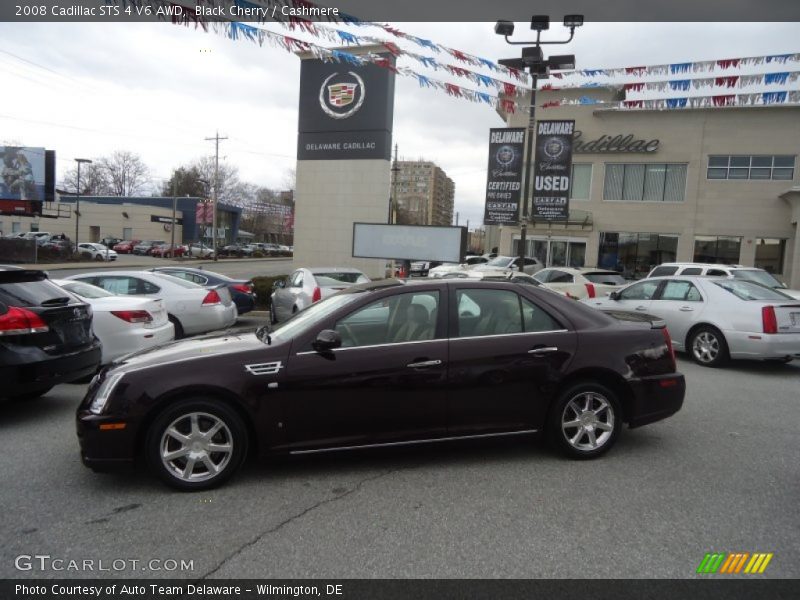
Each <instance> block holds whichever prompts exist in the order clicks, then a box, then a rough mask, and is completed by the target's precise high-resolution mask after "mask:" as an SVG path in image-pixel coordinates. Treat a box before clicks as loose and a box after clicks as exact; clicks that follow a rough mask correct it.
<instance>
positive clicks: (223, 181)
mask: <svg viewBox="0 0 800 600" xmlns="http://www.w3.org/2000/svg"><path fill="white" fill-rule="evenodd" d="M214 167H215V165H214V157H213V156H204V157H203V158H200V159H198V160H196V161H195V162H194V163H192V165H191V168H193V169H196V170H197V172H198V173H200V177H201V179H204V180H205V181H207V182H208V183H209V191H210V190H211V189H213V185H214V170H215V169H214ZM241 185H242V184H241V182H240V181H239V169H237V168H236V167H234V166H233V165H229V164H227V163H226V162H224V161H220V163H219V181H218V182H217V200H218V201H219V202H222V203H223V204H232V205H234V206H241V205H242V200H243V198H242V195H243V194H245V193H246V192H247V190H245V189H243V188H242V187H241Z"/></svg>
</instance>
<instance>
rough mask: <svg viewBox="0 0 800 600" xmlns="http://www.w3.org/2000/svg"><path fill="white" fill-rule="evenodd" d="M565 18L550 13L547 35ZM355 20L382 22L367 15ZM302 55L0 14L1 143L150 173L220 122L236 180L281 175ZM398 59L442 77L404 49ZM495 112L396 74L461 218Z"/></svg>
mask: <svg viewBox="0 0 800 600" xmlns="http://www.w3.org/2000/svg"><path fill="white" fill-rule="evenodd" d="M394 25H395V26H397V27H398V28H400V29H402V30H404V31H406V32H408V33H412V34H414V35H418V36H420V37H423V38H428V39H432V40H434V41H436V42H438V43H441V44H443V45H446V46H449V47H452V48H457V49H461V50H464V51H467V52H470V53H472V54H476V55H479V56H482V57H486V58H489V59H492V60H496V59H499V58H504V57H509V56H515V55H517V53H518V49H515V48H511V47H509V46H507V45H505V43H504V42H503V40H502V38H499V37H497V36H495V35H494V34H493V23H485V24H481V23H401V24H394ZM270 29H272V30H274V31H278V32H280V31H282V30H281V29H280V28H279V27H277V26H272V27H270ZM517 29H518V31H519V32H520V35H519V36H517V37H521V36H524V35H525V34H527V33H530V32H529V31H526V29H527V27H526V26H525V25H523V24H518V26H517ZM565 31H566V30H563V29H562V28H561V27H560V26H558V25H554V26H553V28H552V29H551V30H550V32H549V35H550V36H552V37H553V38H556V37H561V36H562V34H563V33H564V32H565ZM354 33H365V34H368V35H374V36H378V37H380V36H381V32H379V30H375V29H371V30H369V31H366V30H354ZM292 35H294V36H295V37H301V36H300V35H298V34H296V33H295V34H292ZM305 39H308V40H309V41H314V39H313V38H311V37H308V36H305ZM318 43H322V44H324V42H318ZM408 49H409V50H415V51H416V50H418V48H413V47H408ZM798 51H800V24H798V23H781V24H770V23H743V24H737V23H725V24H723V23H702V24H685V23H681V24H665V23H652V24H647V23H638V24H609V23H600V24H591V23H590V24H587V25H586V26H584V27H583V28H582V29H579V30H578V31H577V33H576V36H575V41H574V42H573V43H572V44H570V45H569V46H561V47H559V53H562V52H563V53H574V54H575V55H576V59H577V62H578V68H584V69H586V68H613V67H624V66H632V65H649V64H663V63H675V62H689V61H699V60H715V59H722V58H733V57H743V56H756V55H764V54H782V53H788V52H798ZM9 53H11V54H13V55H15V56H11V55H10V54H9ZM26 61H27V62H26ZM299 63H300V61H299V59H298V58H296V57H295V56H293V55H292V54H289V53H287V52H285V51H283V50H281V49H278V48H274V47H271V46H269V45H267V44H265V45H264V46H263V47H259V46H258V45H256V44H253V43H251V42H248V41H245V40H239V41H231V40H228V39H225V38H224V37H222V36H218V35H216V34H214V33H204V32H203V31H202V30H195V29H191V28H186V27H182V26H175V25H171V24H168V23H152V24H150V23H135V24H88V23H79V24H52V23H43V24H33V23H30V24H28V23H26V24H19V23H17V24H11V23H0V81H2V84H1V85H2V88H0V89H2V95H0V98H2V101H1V102H0V145H3V144H9V143H19V144H22V145H26V146H44V147H46V148H48V149H54V150H56V152H57V158H58V174H59V176H60V175H61V174H63V172H64V171H65V170H66V169H68V168H70V167H71V166H72V165H73V164H74V163H73V161H72V159H73V158H76V157H87V158H95V157H99V156H102V155H104V154H108V153H110V152H112V151H114V150H130V151H133V152H136V153H138V154H140V155H141V156H142V157H143V158H144V160H145V161H146V162H147V164H148V165H149V166H150V168H151V169H152V171H153V175H154V177H155V179H156V182H157V183H158V182H160V179H166V178H168V177H169V175H170V173H171V172H172V169H173V168H175V167H177V166H179V165H182V164H185V163H187V162H190V161H192V160H194V159H196V158H198V157H200V156H203V155H210V154H212V153H213V144H212V143H211V142H206V141H204V139H203V138H205V137H211V136H213V135H214V133H215V131H217V130H219V133H220V135H224V136H227V137H228V138H229V139H228V140H227V141H225V142H223V143H222V145H221V156H223V157H224V159H225V160H227V161H228V162H229V163H231V164H234V165H236V166H237V167H238V168H239V171H240V175H241V178H242V179H243V180H245V181H249V182H251V183H255V184H258V185H264V186H268V187H275V188H280V187H282V185H283V183H284V181H285V180H286V173H287V170H289V169H291V168H293V167H294V164H295V150H296V141H297V105H298V98H297V96H298V84H299V73H300V67H299ZM400 64H401V65H404V66H409V67H411V68H414V69H415V70H418V71H420V72H423V73H426V74H428V75H431V76H434V77H440V78H443V77H442V76H441V74H439V75H437V74H436V73H433V72H426V71H424V70H423V69H422V68H421V66H420V65H419V64H418V63H416V61H413V60H410V59H407V58H406V59H401V61H400ZM454 82H456V83H459V82H458V81H455V80H454ZM460 83H462V84H464V83H465V82H464V81H463V80H462V81H461V82H460ZM467 86H468V87H472V86H469V84H468V83H467ZM500 126H502V121H501V120H500V118H499V117H498V116H497V115H496V113H495V112H494V110H493V109H491V108H490V107H488V106H486V105H477V104H472V103H470V102H467V101H465V100H459V99H454V98H450V97H448V96H446V95H445V94H444V93H443V92H437V91H431V90H427V89H420V88H419V87H418V85H417V83H416V82H415V81H414V80H413V79H408V78H404V77H399V78H398V80H397V89H396V99H395V116H394V141H395V142H396V143H398V144H399V147H400V156H401V158H406V159H412V160H413V159H417V158H425V159H427V160H432V161H434V162H436V163H437V164H439V165H440V166H441V167H442V168H443V169H444V170H445V171H446V172H447V174H448V175H449V176H450V177H452V178H453V180H454V181H455V182H456V210H457V211H459V213H460V224H462V225H463V224H465V222H466V220H467V219H469V221H470V225H471V226H473V225H476V224H479V223H480V221H481V218H482V216H483V199H484V187H485V183H486V163H487V152H488V150H487V148H488V145H487V143H488V129H489V128H491V127H500Z"/></svg>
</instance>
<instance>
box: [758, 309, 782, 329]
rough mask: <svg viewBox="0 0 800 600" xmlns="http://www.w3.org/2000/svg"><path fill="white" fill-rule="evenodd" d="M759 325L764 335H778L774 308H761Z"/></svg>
mask: <svg viewBox="0 0 800 600" xmlns="http://www.w3.org/2000/svg"><path fill="white" fill-rule="evenodd" d="M761 325H762V326H763V329H764V333H778V318H777V317H776V316H775V307H774V306H764V307H762V308H761Z"/></svg>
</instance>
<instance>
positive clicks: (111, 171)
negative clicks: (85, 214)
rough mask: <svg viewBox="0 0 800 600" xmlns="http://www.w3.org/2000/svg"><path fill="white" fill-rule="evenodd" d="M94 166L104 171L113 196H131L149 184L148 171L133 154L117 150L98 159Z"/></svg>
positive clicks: (137, 156) (140, 159) (142, 162)
mask: <svg viewBox="0 0 800 600" xmlns="http://www.w3.org/2000/svg"><path fill="white" fill-rule="evenodd" d="M96 164H97V165H98V166H99V168H101V169H102V170H103V171H105V175H106V177H107V178H108V184H109V186H110V188H111V193H112V194H113V195H115V196H133V195H135V194H137V193H139V192H141V190H142V188H144V187H145V186H146V185H148V184H149V180H150V169H149V168H148V167H147V165H146V164H145V163H144V161H143V160H142V158H141V157H140V156H139V155H138V154H134V153H133V152H129V151H127V150H118V151H117V152H114V153H113V154H112V155H111V156H104V157H102V158H100V159H99V160H98V161H97V163H96ZM81 175H82V174H81ZM81 179H83V177H82V176H81Z"/></svg>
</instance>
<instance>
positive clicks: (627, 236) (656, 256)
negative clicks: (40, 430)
mask: <svg viewBox="0 0 800 600" xmlns="http://www.w3.org/2000/svg"><path fill="white" fill-rule="evenodd" d="M677 252H678V235H673V234H663V233H625V232H601V233H600V250H599V254H598V260H597V266H598V267H599V268H601V269H610V270H613V271H618V272H620V273H622V276H623V277H625V278H626V279H639V278H641V277H644V276H646V275H647V274H648V273H649V272H650V270H651V269H652V268H653V267H655V266H657V265H660V264H661V263H664V262H673V261H674V260H675V257H676V255H677Z"/></svg>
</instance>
